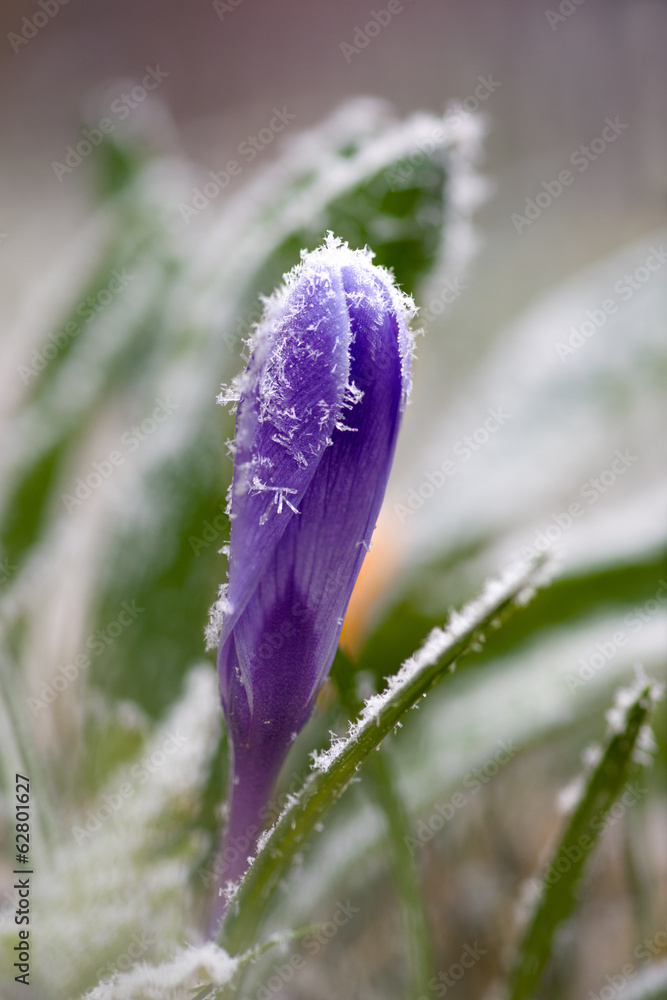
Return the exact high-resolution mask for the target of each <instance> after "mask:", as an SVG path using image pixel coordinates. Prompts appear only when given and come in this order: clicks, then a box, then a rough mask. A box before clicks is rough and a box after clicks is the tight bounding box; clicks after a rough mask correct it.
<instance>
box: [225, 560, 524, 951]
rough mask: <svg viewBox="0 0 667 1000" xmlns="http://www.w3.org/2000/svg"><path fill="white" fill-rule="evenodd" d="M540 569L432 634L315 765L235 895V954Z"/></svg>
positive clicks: (230, 920)
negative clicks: (397, 732)
mask: <svg viewBox="0 0 667 1000" xmlns="http://www.w3.org/2000/svg"><path fill="white" fill-rule="evenodd" d="M541 567H542V563H541V562H533V563H531V564H528V565H526V564H523V565H521V566H520V567H514V568H513V569H512V570H511V571H510V572H508V573H507V574H506V576H505V577H504V578H503V579H502V580H499V581H491V582H490V583H488V584H487V586H486V588H485V590H484V592H483V593H482V595H481V596H480V597H479V598H478V599H477V601H475V602H473V603H471V604H469V605H467V606H466V607H465V608H464V609H463V610H462V611H461V612H460V613H454V614H453V615H452V616H451V619H450V621H449V623H448V626H447V628H446V629H445V630H443V629H434V630H433V631H432V632H431V633H430V634H429V636H428V637H427V639H426V641H425V642H424V644H423V646H422V647H421V648H420V649H419V650H418V651H417V652H416V653H415V654H414V656H412V657H411V658H410V659H409V660H406V662H405V663H404V664H403V666H402V667H401V669H400V670H399V672H398V673H397V674H395V675H394V676H393V677H391V678H390V680H389V682H388V684H387V687H386V689H385V690H384V692H383V693H382V694H380V695H374V696H373V697H372V698H370V699H369V700H368V701H367V702H366V705H365V708H364V711H363V712H362V713H361V715H360V716H359V718H358V719H357V721H356V722H355V723H354V724H353V725H352V726H351V727H350V732H349V735H348V736H347V737H346V738H344V739H338V738H334V740H333V741H332V744H331V746H330V748H329V750H328V751H326V752H325V753H324V754H321V755H318V756H317V757H316V759H315V761H314V764H313V768H312V771H311V773H310V774H309V775H308V777H307V778H306V780H305V782H304V784H303V787H302V788H301V791H300V792H299V793H298V794H297V795H295V796H293V797H292V798H291V800H290V803H289V804H288V806H287V808H286V809H285V811H284V812H283V814H282V816H280V817H279V819H278V821H277V822H276V824H275V826H274V827H273V828H272V829H271V830H270V831H269V832H268V833H267V834H266V835H265V837H264V838H263V839H262V841H261V842H260V849H259V851H258V853H257V857H256V858H255V859H254V861H253V863H252V864H251V865H250V868H249V869H248V871H247V872H246V874H245V876H244V878H243V879H242V881H241V882H240V884H239V885H238V886H237V888H236V891H235V892H234V893H233V902H232V904H231V905H230V908H229V910H228V912H227V916H226V918H225V920H224V921H223V925H222V928H221V932H220V942H221V944H222V946H223V947H224V948H226V949H227V950H228V951H229V952H230V953H231V954H238V953H239V952H240V951H243V950H245V949H246V948H247V947H248V946H250V945H251V944H252V943H253V942H254V940H255V937H256V934H257V930H258V926H259V922H260V919H261V915H262V911H263V910H264V908H265V907H266V905H267V902H268V900H269V898H270V897H271V895H272V894H273V892H275V890H276V887H277V885H278V883H279V881H280V879H281V878H282V877H283V876H284V875H285V873H286V872H287V870H288V868H289V866H290V864H291V862H292V860H293V859H294V857H295V855H296V854H297V852H298V851H300V850H301V849H302V848H303V846H304V844H305V843H306V841H307V840H308V838H309V836H310V835H311V833H312V832H313V829H314V828H315V826H316V824H317V823H318V822H319V821H320V820H321V818H322V817H323V816H324V814H325V813H326V812H327V810H328V809H329V808H330V807H331V806H332V805H333V804H334V803H335V802H336V800H337V799H338V798H340V796H341V795H342V794H343V792H344V791H345V789H346V788H347V786H348V785H349V783H350V781H351V780H352V779H353V778H354V776H355V774H356V772H357V771H358V769H359V768H360V766H361V764H362V763H363V762H364V760H365V759H366V758H367V757H368V756H369V754H370V753H371V752H372V751H373V750H376V749H377V748H378V747H379V746H380V744H381V743H382V740H383V739H384V738H385V736H387V735H388V734H389V733H390V732H392V730H393V729H394V728H395V727H396V726H397V725H399V724H400V721H401V719H402V718H403V717H404V716H405V715H406V713H407V712H408V711H409V710H410V709H411V708H415V707H417V706H418V705H419V703H420V701H421V699H422V698H425V697H426V695H427V693H428V692H429V691H430V689H431V688H432V687H433V686H434V685H435V684H436V683H437V682H438V681H439V680H440V679H441V678H442V677H443V676H444V675H445V674H446V673H447V671H451V670H452V669H453V668H454V666H455V664H456V662H457V660H458V659H459V658H460V657H461V656H463V655H464V654H465V653H467V652H470V651H471V650H472V649H474V648H475V647H476V646H478V644H479V643H480V641H483V637H484V634H485V632H486V631H487V630H488V629H490V628H493V627H498V626H499V625H500V624H501V622H502V618H503V617H504V616H505V615H506V614H509V613H510V612H511V611H512V610H513V609H514V608H515V607H516V605H517V604H524V603H526V602H527V601H528V600H529V599H530V597H532V595H533V593H534V590H535V587H536V586H537V585H538V584H539V583H540V582H541V576H542V574H541Z"/></svg>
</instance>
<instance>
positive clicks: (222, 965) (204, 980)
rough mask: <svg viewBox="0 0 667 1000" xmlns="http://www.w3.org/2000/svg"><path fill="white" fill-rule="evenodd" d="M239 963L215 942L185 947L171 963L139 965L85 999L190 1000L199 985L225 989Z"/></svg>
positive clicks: (91, 992)
mask: <svg viewBox="0 0 667 1000" xmlns="http://www.w3.org/2000/svg"><path fill="white" fill-rule="evenodd" d="M238 964H239V960H238V959H237V958H231V956H230V955H228V954H227V952H226V951H223V949H222V948H219V947H218V946H217V945H216V944H214V943H213V942H212V941H209V942H208V943H207V944H204V945H202V946H201V947H199V948H183V949H182V950H181V951H180V952H179V953H178V954H177V956H176V957H175V958H173V959H172V960H171V961H170V962H163V963H162V964H161V965H146V964H142V965H137V966H135V968H134V969H131V970H130V972H124V973H120V974H118V975H115V976H114V977H113V978H112V979H109V980H107V981H106V982H104V983H100V984H99V985H98V986H96V987H95V988H94V989H92V990H91V991H90V992H89V993H86V994H85V996H84V997H82V1000H190V998H191V996H192V990H193V989H195V988H196V987H198V986H207V985H209V984H210V985H211V986H225V985H226V984H227V983H229V982H231V980H232V978H233V976H234V974H235V972H236V970H237V968H238Z"/></svg>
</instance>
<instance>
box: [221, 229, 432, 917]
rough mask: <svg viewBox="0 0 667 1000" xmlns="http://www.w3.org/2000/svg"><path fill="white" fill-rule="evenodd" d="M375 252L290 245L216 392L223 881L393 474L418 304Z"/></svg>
mask: <svg viewBox="0 0 667 1000" xmlns="http://www.w3.org/2000/svg"><path fill="white" fill-rule="evenodd" d="M372 256H373V255H372V254H371V253H370V251H368V250H365V251H360V250H350V249H349V248H348V247H347V245H344V244H342V243H341V242H340V240H337V239H335V238H334V237H333V236H332V235H331V234H329V237H328V239H327V241H326V242H325V244H324V246H322V247H320V248H319V249H318V250H315V251H314V252H313V253H305V252H304V253H302V260H301V264H299V265H297V267H295V268H294V270H293V271H292V272H290V274H288V275H286V280H285V284H284V286H283V287H282V288H281V289H279V290H278V291H277V292H276V293H274V295H273V296H272V297H271V298H270V299H268V300H267V301H266V303H265V311H264V316H263V318H262V320H261V322H260V323H259V324H258V326H257V329H256V331H255V333H254V335H253V337H252V339H251V341H250V344H249V350H250V360H249V363H248V366H247V369H246V371H245V372H244V373H243V374H242V375H240V376H239V377H238V378H237V379H236V380H235V382H234V383H233V384H232V388H231V390H229V391H227V392H226V393H224V394H223V395H222V396H221V397H220V401H221V402H228V401H230V400H231V401H234V402H236V403H237V404H238V412H237V419H236V431H235V437H234V444H233V455H234V476H233V482H232V486H231V495H230V507H229V513H230V516H231V537H230V543H229V549H228V556H229V580H228V584H225V585H223V588H221V596H220V600H219V601H218V602H217V604H216V605H215V606H214V613H213V616H212V624H211V626H210V638H213V637H217V631H218V628H219V629H220V637H219V646H218V673H219V678H220V690H221V695H222V706H223V711H224V715H225V720H226V724H227V732H228V743H229V755H230V781H229V795H230V802H229V817H228V826H227V831H226V839H225V849H224V850H223V852H222V857H223V859H224V861H223V863H224V869H223V872H222V876H223V877H222V882H223V883H226V882H228V881H234V880H235V879H237V878H238V877H239V876H240V875H241V874H243V871H244V870H245V868H246V866H247V858H248V856H249V855H251V854H252V853H253V851H254V848H255V846H256V841H257V837H258V834H259V832H260V830H261V826H262V821H263V819H264V818H265V817H266V815H267V806H268V803H269V799H270V795H271V790H272V787H273V785H274V782H275V780H276V777H277V775H278V771H279V770H280V767H281V765H282V763H283V761H284V759H285V756H286V754H287V751H288V749H289V747H290V745H291V743H292V742H293V740H294V739H295V738H296V736H297V734H298V732H299V730H300V729H301V727H302V726H303V725H304V723H305V722H306V720H307V719H308V716H309V714H310V712H311V710H312V708H313V704H314V702H315V699H316V697H317V694H318V692H319V690H320V688H321V686H322V683H323V681H324V680H325V678H326V676H327V673H328V671H329V668H330V666H331V663H332V661H333V658H334V655H335V651H336V646H337V643H338V640H339V637H340V632H341V628H342V625H343V618H344V615H345V609H346V607H347V604H348V601H349V599H350V595H351V593H352V589H353V587H354V583H355V580H356V578H357V575H358V573H359V570H360V568H361V564H362V562H363V559H364V556H365V555H366V552H367V550H368V547H369V545H370V541H371V535H372V533H373V528H374V526H375V522H376V519H377V516H378V513H379V511H380V506H381V504H382V499H383V496H384V492H385V487H386V484H387V479H388V477H389V471H390V468H391V463H392V458H393V454H394V448H395V445H396V437H397V433H398V428H399V423H400V420H401V414H402V412H403V409H404V406H405V403H406V400H407V396H408V390H409V383H410V358H411V350H412V337H411V334H410V331H409V327H408V323H409V320H410V318H411V317H412V316H413V315H414V311H415V310H414V306H413V304H412V301H411V300H410V299H409V298H408V297H407V296H405V295H404V294H403V293H402V292H401V291H399V289H398V288H397V287H396V285H395V284H394V279H393V276H392V275H391V274H390V273H389V272H387V271H386V270H385V269H383V268H381V267H377V266H374V265H373V263H372ZM224 906H225V904H224V903H223V902H221V903H219V904H218V907H217V910H216V915H217V916H219V915H220V914H221V913H222V912H223V910H224Z"/></svg>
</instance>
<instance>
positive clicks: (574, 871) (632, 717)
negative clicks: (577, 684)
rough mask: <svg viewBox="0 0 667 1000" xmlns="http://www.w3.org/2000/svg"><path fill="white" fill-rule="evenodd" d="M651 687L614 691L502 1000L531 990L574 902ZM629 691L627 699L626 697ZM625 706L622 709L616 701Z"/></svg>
mask: <svg viewBox="0 0 667 1000" xmlns="http://www.w3.org/2000/svg"><path fill="white" fill-rule="evenodd" d="M656 694H657V692H656V691H655V690H654V689H653V687H652V686H651V684H650V683H643V684H641V685H640V686H638V687H637V689H636V690H635V691H634V692H630V691H622V692H619V699H618V704H617V707H616V708H615V709H614V710H613V715H611V717H610V728H611V730H612V735H611V737H610V739H609V741H608V743H607V746H606V748H605V750H604V752H603V754H602V757H601V759H600V762H599V763H598V765H597V766H596V767H595V769H594V770H593V771H592V773H591V774H590V776H589V777H588V780H587V782H586V786H585V789H584V791H583V794H582V796H581V798H580V800H579V803H578V805H577V807H576V808H575V810H574V813H573V814H572V816H571V818H570V821H569V823H568V824H567V827H566V829H565V832H564V833H563V836H562V838H561V840H560V843H559V844H558V847H557V849H556V851H555V853H554V855H553V857H552V860H551V862H550V864H549V865H548V866H547V869H546V872H545V873H544V876H543V881H542V889H541V895H540V897H539V899H538V902H537V905H536V908H535V910H534V912H533V916H532V918H531V920H530V922H529V924H528V927H527V929H526V931H525V934H524V937H523V940H522V942H521V945H520V947H519V950H518V954H517V958H516V962H515V965H514V968H513V970H512V973H511V975H510V979H509V991H508V1000H528V998H529V997H532V996H534V994H535V991H536V990H537V988H538V986H539V984H540V981H541V979H542V974H543V972H544V969H545V967H546V964H547V962H548V960H549V958H550V956H551V953H552V950H553V943H554V938H555V934H556V930H557V928H558V926H559V924H561V923H562V921H563V920H565V919H566V918H567V917H569V916H570V914H571V913H572V911H573V910H574V907H575V906H576V903H577V887H578V885H579V881H580V879H581V876H582V874H583V870H584V867H585V864H586V861H587V860H588V858H589V857H590V855H591V852H592V851H593V848H594V847H595V845H596V843H597V840H598V838H599V835H600V833H601V832H602V830H603V829H604V826H605V821H606V819H607V816H608V814H609V811H610V809H611V807H612V806H613V804H614V802H615V801H616V799H617V798H618V796H619V794H620V793H621V791H622V790H623V787H624V785H625V784H626V782H627V781H628V780H629V778H630V777H631V775H632V772H633V771H634V770H635V769H636V756H637V755H636V751H637V749H638V744H639V746H641V744H640V737H641V734H642V729H643V727H644V726H645V724H646V722H647V720H648V718H649V716H650V714H651V711H652V709H653V707H654V703H655V700H656ZM631 695H632V698H631V700H630V704H629V705H627V700H628V698H630V696H631ZM621 705H623V706H625V705H627V707H623V709H621V707H619V706H621Z"/></svg>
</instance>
